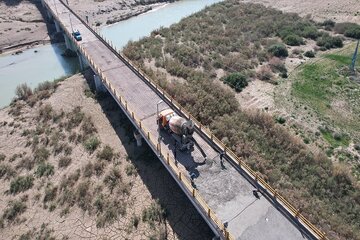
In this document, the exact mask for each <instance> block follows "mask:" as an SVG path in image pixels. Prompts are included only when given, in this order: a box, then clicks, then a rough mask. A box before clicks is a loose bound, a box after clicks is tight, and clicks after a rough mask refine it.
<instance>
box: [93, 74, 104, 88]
mask: <svg viewBox="0 0 360 240" xmlns="http://www.w3.org/2000/svg"><path fill="white" fill-rule="evenodd" d="M94 82H95V89H96V92H106V88H105V86H104V84H103V83H102V82H101V80H100V77H99V76H98V75H96V74H94Z"/></svg>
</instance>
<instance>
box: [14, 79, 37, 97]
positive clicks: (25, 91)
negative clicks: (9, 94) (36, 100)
mask: <svg viewBox="0 0 360 240" xmlns="http://www.w3.org/2000/svg"><path fill="white" fill-rule="evenodd" d="M15 94H16V96H17V98H18V99H20V100H24V101H26V100H28V98H29V97H30V96H31V95H33V91H32V90H31V88H30V87H29V86H28V85H27V84H26V83H22V84H20V85H19V86H17V87H16V90H15Z"/></svg>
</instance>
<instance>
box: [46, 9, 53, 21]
mask: <svg viewBox="0 0 360 240" xmlns="http://www.w3.org/2000/svg"><path fill="white" fill-rule="evenodd" d="M46 14H47V17H48V19H49V20H52V19H53V16H52V15H51V13H50V11H48V10H46Z"/></svg>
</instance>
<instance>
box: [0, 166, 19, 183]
mask: <svg viewBox="0 0 360 240" xmlns="http://www.w3.org/2000/svg"><path fill="white" fill-rule="evenodd" d="M16 174H17V173H16V171H15V170H14V169H13V168H12V167H11V166H10V165H8V164H0V179H2V178H4V179H5V180H9V179H10V178H12V177H14V176H16Z"/></svg>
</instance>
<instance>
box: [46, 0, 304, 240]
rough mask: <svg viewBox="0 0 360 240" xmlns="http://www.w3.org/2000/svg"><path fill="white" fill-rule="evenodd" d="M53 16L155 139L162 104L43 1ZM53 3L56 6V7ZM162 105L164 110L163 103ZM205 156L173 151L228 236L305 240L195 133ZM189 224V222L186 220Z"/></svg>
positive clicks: (59, 9)
mask: <svg viewBox="0 0 360 240" xmlns="http://www.w3.org/2000/svg"><path fill="white" fill-rule="evenodd" d="M46 2H47V4H48V5H49V6H50V7H51V8H52V9H53V12H54V13H57V15H58V17H59V19H61V21H62V23H63V24H64V26H65V27H66V28H67V29H68V30H69V32H71V31H72V29H71V26H70V21H71V23H72V25H73V27H72V28H73V29H78V30H79V31H80V32H81V34H82V37H83V40H82V41H81V45H82V47H83V48H84V49H85V51H86V52H87V54H88V55H89V56H90V58H91V59H93V61H94V62H95V63H96V65H97V66H98V67H99V68H100V69H101V70H102V72H103V73H104V75H105V76H106V78H107V79H108V80H109V81H110V82H111V84H112V86H113V87H115V88H116V90H117V92H118V93H120V95H122V96H123V97H124V99H126V100H127V102H128V106H129V108H130V109H132V110H133V111H134V113H135V115H136V116H137V118H138V119H141V120H142V124H143V126H144V127H145V128H146V129H147V130H149V131H150V133H151V135H152V137H154V139H156V138H157V137H158V131H157V125H156V119H155V118H156V104H157V103H158V102H159V101H160V100H161V99H160V97H159V96H158V95H157V94H156V93H155V92H154V91H152V89H151V88H150V87H149V86H148V85H147V84H145V83H144V82H143V81H142V80H141V79H140V78H139V77H138V76H137V75H136V74H135V73H133V72H132V71H131V70H130V69H129V68H128V67H127V66H126V65H125V64H124V63H123V62H122V61H121V60H120V59H119V58H118V57H117V56H116V55H115V54H114V53H112V52H111V50H109V49H108V48H107V47H106V46H105V45H104V43H102V42H101V41H100V40H99V39H97V38H96V36H95V35H94V34H93V33H92V32H91V31H90V30H88V29H87V28H86V27H85V26H84V25H83V24H82V23H81V22H80V21H79V20H78V19H77V18H76V17H75V16H73V15H71V14H70V13H69V11H68V10H67V9H66V8H65V7H64V6H63V5H62V4H61V3H59V2H58V1H57V0H55V1H54V0H46ZM54 4H56V8H55V7H54V6H55V5H54ZM161 107H162V108H163V109H164V108H168V107H169V106H167V105H166V104H162V105H161ZM160 134H161V138H162V140H161V145H162V149H166V150H167V151H168V152H169V154H174V145H173V142H174V140H173V139H172V138H171V137H170V136H168V135H167V134H166V133H160ZM194 138H195V139H196V140H197V141H198V143H199V144H200V146H201V147H202V149H203V150H204V151H205V153H206V154H207V156H208V160H207V161H206V162H204V158H203V156H202V154H201V152H200V151H199V150H198V149H197V148H195V150H194V151H193V152H191V153H181V152H178V153H177V158H178V161H179V165H180V168H181V169H182V171H183V173H184V176H186V177H188V176H189V173H190V172H194V173H195V174H196V175H197V178H196V179H195V184H196V186H197V189H198V191H199V193H200V194H201V195H202V197H203V198H204V199H205V201H206V202H207V204H208V205H209V206H210V207H211V208H212V210H213V211H214V212H215V213H216V215H217V216H218V217H219V218H220V219H221V220H222V221H223V222H228V229H229V231H230V233H231V234H232V235H233V236H234V237H235V238H237V239H243V240H247V239H249V240H250V239H251V240H253V239H264V240H265V239H266V240H275V239H304V237H303V236H302V234H301V232H300V231H299V230H298V228H297V227H296V226H294V225H293V224H292V223H291V222H290V221H289V220H288V219H287V218H286V217H284V216H283V215H282V214H281V213H280V212H279V211H278V210H277V209H276V208H275V207H274V206H273V205H272V204H271V203H270V202H269V201H268V200H267V199H266V198H265V197H263V196H261V195H260V198H256V197H255V196H254V195H253V190H254V187H253V186H252V185H251V184H250V183H249V182H248V181H247V180H246V179H245V178H243V177H242V175H241V174H240V173H239V172H238V171H237V170H236V169H234V168H233V167H232V166H231V165H230V164H228V163H227V162H225V163H224V165H222V164H220V159H219V154H218V153H217V152H216V151H215V150H214V149H213V148H212V147H211V146H210V145H208V144H207V143H206V142H205V141H204V140H203V139H202V138H201V137H200V136H199V135H197V134H196V133H195V134H194ZM189 221H191V219H189Z"/></svg>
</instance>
